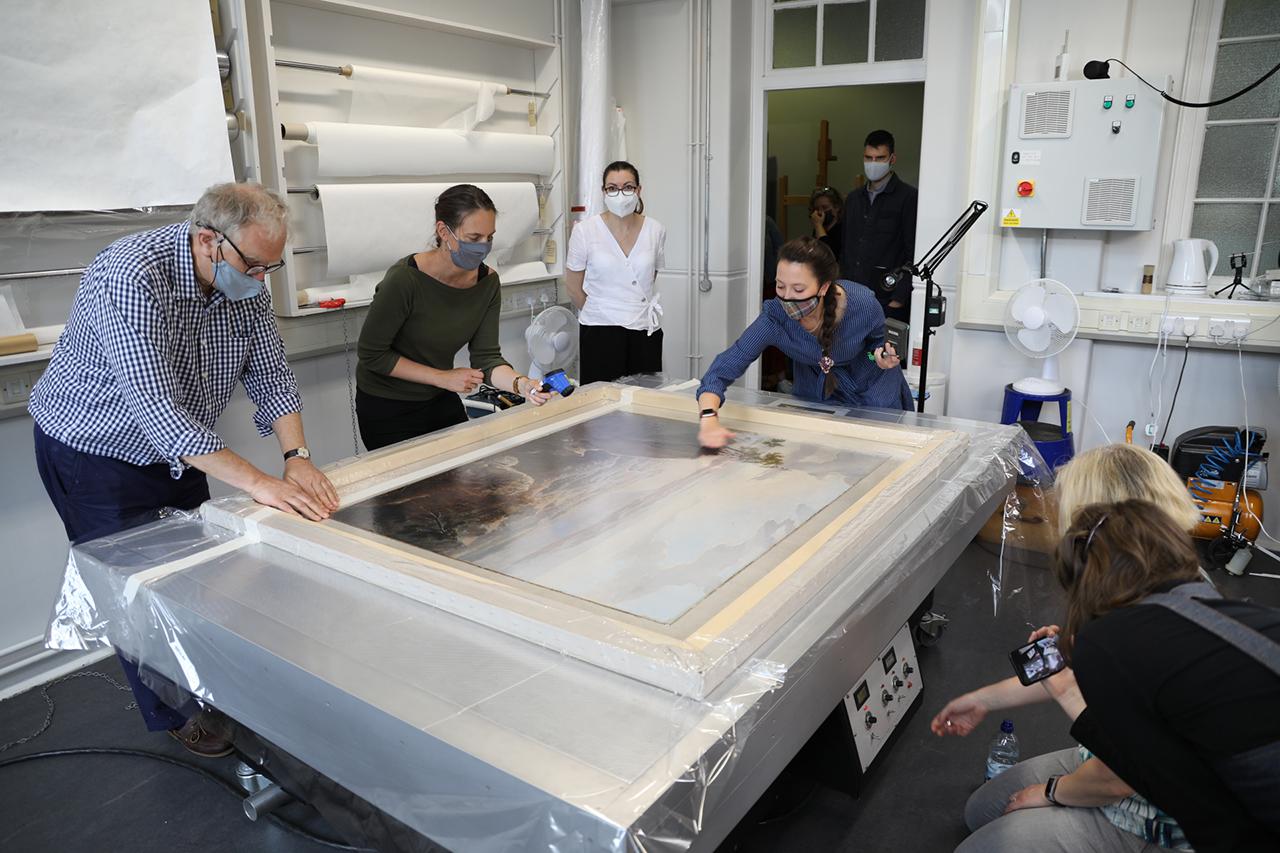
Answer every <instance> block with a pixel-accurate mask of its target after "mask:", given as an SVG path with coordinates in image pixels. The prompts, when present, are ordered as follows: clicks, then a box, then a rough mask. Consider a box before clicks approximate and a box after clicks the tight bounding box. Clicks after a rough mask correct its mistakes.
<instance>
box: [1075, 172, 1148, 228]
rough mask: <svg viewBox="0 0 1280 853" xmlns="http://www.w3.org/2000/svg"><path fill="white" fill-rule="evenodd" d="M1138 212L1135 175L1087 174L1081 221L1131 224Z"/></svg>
mask: <svg viewBox="0 0 1280 853" xmlns="http://www.w3.org/2000/svg"><path fill="white" fill-rule="evenodd" d="M1137 216H1138V179H1137V178H1089V179H1088V180H1086V181H1085V187H1084V212H1083V214H1082V215H1081V218H1080V222H1081V224H1083V225H1133V224H1134V222H1135V220H1136V219H1137Z"/></svg>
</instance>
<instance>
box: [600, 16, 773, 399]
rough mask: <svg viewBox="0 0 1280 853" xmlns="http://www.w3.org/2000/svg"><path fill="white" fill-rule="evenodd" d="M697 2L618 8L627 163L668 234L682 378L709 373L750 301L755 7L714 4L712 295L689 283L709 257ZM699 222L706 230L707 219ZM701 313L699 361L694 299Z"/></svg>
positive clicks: (669, 303) (665, 293)
mask: <svg viewBox="0 0 1280 853" xmlns="http://www.w3.org/2000/svg"><path fill="white" fill-rule="evenodd" d="M688 2H689V0H653V2H642V3H628V4H621V5H615V6H614V8H613V10H612V14H613V22H612V23H613V57H612V64H611V74H612V75H613V84H614V94H615V96H616V98H617V100H618V102H619V103H620V104H621V105H622V107H623V109H624V110H625V111H626V114H627V159H629V160H630V161H631V162H633V163H634V164H635V165H636V167H637V168H638V169H639V170H640V174H641V178H642V183H643V184H644V198H645V212H646V214H647V215H651V216H653V217H654V218H656V219H657V220H658V221H660V222H661V223H662V224H663V225H665V226H666V229H667V251H666V265H665V266H664V268H663V269H662V270H661V271H660V272H659V274H658V287H659V293H660V294H661V297H660V298H661V302H662V307H663V318H662V326H663V333H664V344H663V357H662V358H663V368H664V370H665V372H666V373H668V374H669V375H670V376H672V377H673V378H687V377H690V376H694V375H700V374H701V371H702V370H703V369H705V368H706V367H707V366H708V365H709V364H710V363H711V358H713V357H714V356H715V355H716V353H718V352H720V350H721V349H723V348H724V347H725V346H727V345H728V343H729V341H731V340H732V339H733V338H734V337H736V336H737V333H738V332H739V331H741V330H740V329H731V328H730V322H729V316H730V313H729V312H730V308H731V306H736V305H738V304H739V303H740V302H741V301H742V300H744V299H746V298H747V297H746V295H745V294H746V291H747V289H748V287H747V283H746V269H745V268H746V245H745V241H744V240H742V239H741V235H742V234H744V233H745V229H746V228H747V227H750V226H749V225H748V217H747V216H746V213H745V211H744V210H743V209H742V208H743V207H744V206H745V198H746V169H747V167H748V164H747V158H746V156H745V152H744V149H745V147H746V146H745V144H743V143H742V140H744V139H745V130H746V121H747V108H748V104H747V98H746V94H747V92H748V91H749V79H748V74H747V73H746V71H747V69H749V67H750V55H749V44H750V39H749V38H748V37H747V34H748V33H749V31H750V8H749V7H748V4H745V3H732V2H730V0H714V2H713V6H712V14H713V24H712V32H713V37H712V47H711V62H712V72H711V97H712V131H711V142H710V150H711V154H712V158H713V159H712V164H711V170H712V171H711V196H712V205H711V234H710V248H711V252H710V266H709V269H710V279H711V285H712V288H711V291H710V292H708V293H702V292H698V291H697V290H696V289H691V288H694V287H695V286H694V285H692V284H691V282H690V278H689V272H690V268H691V266H692V268H693V269H695V270H697V269H698V268H699V267H700V265H701V263H702V258H701V257H700V256H699V257H692V256H691V252H690V247H691V245H692V240H691V235H690V231H689V228H690V220H691V210H690V203H689V199H690V193H691V191H692V190H693V187H692V186H691V177H690V175H691V168H690V157H689V142H690V141H691V140H693V139H694V138H695V137H696V129H695V127H693V126H691V124H690V115H689V112H690V97H691V95H690V87H689V79H690V75H691V74H692V73H693V67H692V66H693V58H692V56H691V52H690V45H689V8H688ZM694 221H697V222H698V223H699V227H700V224H701V219H700V214H694ZM691 293H694V294H695V296H694V300H695V302H696V306H694V310H695V311H696V313H697V314H698V316H699V322H698V325H697V331H698V334H697V335H696V336H693V337H696V341H694V342H693V350H694V354H695V355H696V356H699V357H698V358H695V359H693V360H690V358H689V357H688V356H689V355H690V352H691V335H690V331H691V325H690V313H691V312H690V298H689V297H690V294H691Z"/></svg>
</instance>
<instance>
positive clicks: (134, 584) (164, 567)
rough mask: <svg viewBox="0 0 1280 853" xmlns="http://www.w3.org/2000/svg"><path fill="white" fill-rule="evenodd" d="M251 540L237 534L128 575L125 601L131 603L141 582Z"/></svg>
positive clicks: (211, 557) (235, 547) (161, 576)
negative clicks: (199, 549) (183, 555)
mask: <svg viewBox="0 0 1280 853" xmlns="http://www.w3.org/2000/svg"><path fill="white" fill-rule="evenodd" d="M253 541H254V540H251V539H250V538H249V537H247V536H238V537H236V538H235V539H231V540H228V541H226V542H223V543H221V544H218V545H214V546H213V547H212V548H209V549H207V550H204V551H201V552H199V553H198V554H191V555H189V556H186V557H183V558H182V559H181V560H174V561H173V562H170V563H161V564H160V565H158V566H153V567H152V568H150V569H147V570H145V571H141V572H136V573H134V574H132V575H129V579H128V580H127V581H125V584H124V600H125V603H126V604H132V603H133V599H134V597H135V596H137V594H138V589H139V587H141V586H142V585H143V584H149V583H151V582H153V581H157V580H160V579H161V578H165V577H168V576H169V575H171V574H173V573H174V572H180V571H183V570H184V569H189V568H191V567H192V566H195V565H198V564H200V563H205V562H208V561H209V560H212V559H214V558H216V557H221V556H222V555H223V554H230V553H231V552H232V551H237V550H239V549H240V548H243V547H244V546H245V545H251V544H253Z"/></svg>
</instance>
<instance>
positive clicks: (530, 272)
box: [498, 261, 547, 284]
mask: <svg viewBox="0 0 1280 853" xmlns="http://www.w3.org/2000/svg"><path fill="white" fill-rule="evenodd" d="M498 275H499V277H500V278H501V279H502V283H503V284H519V283H520V282H522V281H531V280H533V279H538V278H546V277H547V265H546V264H544V263H543V262H542V261H525V262H523V263H519V264H511V265H510V266H505V267H502V268H501V269H499V270H498Z"/></svg>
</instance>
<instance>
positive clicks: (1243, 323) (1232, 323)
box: [1227, 318, 1249, 341]
mask: <svg viewBox="0 0 1280 853" xmlns="http://www.w3.org/2000/svg"><path fill="white" fill-rule="evenodd" d="M1227 333H1228V334H1230V335H1231V337H1233V338H1235V339H1236V340H1238V341H1239V340H1244V339H1245V338H1246V337H1248V336H1249V321H1248V320H1246V319H1244V318H1240V319H1236V320H1228V321H1227Z"/></svg>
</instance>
